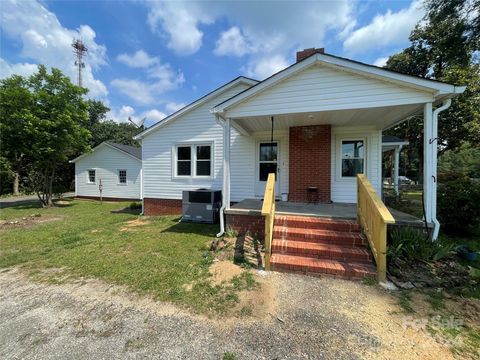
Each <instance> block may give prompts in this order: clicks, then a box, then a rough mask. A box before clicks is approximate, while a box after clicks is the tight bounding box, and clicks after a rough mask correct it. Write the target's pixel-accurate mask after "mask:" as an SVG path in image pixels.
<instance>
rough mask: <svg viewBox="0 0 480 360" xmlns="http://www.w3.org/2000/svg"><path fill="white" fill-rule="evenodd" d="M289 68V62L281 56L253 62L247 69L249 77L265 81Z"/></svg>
mask: <svg viewBox="0 0 480 360" xmlns="http://www.w3.org/2000/svg"><path fill="white" fill-rule="evenodd" d="M287 66H288V61H287V59H285V58H284V57H283V56H281V55H273V56H266V57H264V58H260V59H256V60H255V61H252V62H251V63H250V64H249V65H248V66H247V68H246V72H247V76H250V77H253V78H258V79H264V78H266V77H268V76H270V75H272V74H274V73H276V72H278V71H280V70H282V69H285V68H286V67H287Z"/></svg>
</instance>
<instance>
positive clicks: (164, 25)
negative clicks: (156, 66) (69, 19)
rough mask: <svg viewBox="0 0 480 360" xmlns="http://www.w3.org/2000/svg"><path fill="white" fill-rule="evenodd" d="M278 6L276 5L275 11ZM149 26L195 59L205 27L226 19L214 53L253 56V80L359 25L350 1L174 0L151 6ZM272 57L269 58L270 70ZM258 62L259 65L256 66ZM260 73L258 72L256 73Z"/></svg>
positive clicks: (176, 48)
mask: <svg viewBox="0 0 480 360" xmlns="http://www.w3.org/2000/svg"><path fill="white" fill-rule="evenodd" d="M272 5H274V6H272ZM147 6H148V7H149V17H148V22H149V24H150V26H151V27H152V29H153V30H154V31H155V32H156V33H157V34H159V35H160V36H161V37H163V38H165V39H166V40H167V43H168V46H169V47H170V48H172V49H174V50H175V51H176V52H177V53H180V54H193V53H195V52H196V51H198V50H199V49H200V47H201V46H202V41H203V32H202V28H203V27H206V26H208V25H209V24H212V23H214V22H215V21H218V20H222V21H226V22H228V23H229V24H231V27H230V28H229V29H228V30H226V31H224V32H221V33H220V34H219V38H218V39H217V41H216V47H215V50H214V52H215V54H217V55H230V56H232V55H233V56H245V55H248V56H249V57H248V59H247V63H248V65H247V67H248V68H249V69H250V71H251V74H252V75H262V77H264V76H268V75H271V73H268V71H267V70H266V69H268V68H270V69H271V70H270V71H273V70H276V69H277V66H276V65H275V64H278V63H284V61H283V60H280V59H281V58H282V59H284V60H285V61H286V60H287V59H292V58H293V55H294V52H295V51H296V50H299V49H303V48H309V47H322V46H323V45H325V44H324V43H325V42H326V41H327V40H328V38H327V37H326V35H327V33H328V32H329V31H337V32H342V31H344V30H345V29H346V28H349V27H350V28H351V27H352V26H353V25H352V24H354V19H353V17H352V13H353V9H354V6H353V4H352V2H351V1H350V0H338V1H315V2H311V1H302V2H300V1H298V2H293V1H291V2H287V1H279V2H275V3H274V4H272V2H267V1H257V2H251V1H215V2H203V1H175V2H152V1H149V2H147ZM267 58H270V59H271V60H270V63H271V64H270V65H268V60H267ZM257 63H258V64H257ZM256 68H258V70H255V69H256Z"/></svg>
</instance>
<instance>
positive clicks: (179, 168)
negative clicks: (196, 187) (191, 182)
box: [175, 144, 212, 177]
mask: <svg viewBox="0 0 480 360" xmlns="http://www.w3.org/2000/svg"><path fill="white" fill-rule="evenodd" d="M176 162H177V164H176V172H175V175H176V176H199V177H202V176H211V172H212V146H211V145H204V144H198V145H179V146H177V148H176Z"/></svg>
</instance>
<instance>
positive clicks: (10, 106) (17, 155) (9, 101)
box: [0, 75, 34, 195]
mask: <svg viewBox="0 0 480 360" xmlns="http://www.w3.org/2000/svg"><path fill="white" fill-rule="evenodd" d="M33 105H34V98H33V96H32V94H31V92H30V90H29V85H28V81H27V79H25V78H24V77H22V76H18V75H13V76H11V77H9V78H6V79H3V80H0V119H1V121H0V144H1V150H2V158H3V160H2V164H3V166H2V172H3V173H6V174H7V176H8V178H11V179H12V180H13V189H12V193H13V195H18V194H19V183H20V174H21V173H22V171H23V170H24V165H25V161H26V158H27V154H28V153H29V152H30V137H29V132H30V129H31V127H32V126H33V123H34V115H33V114H32V112H31V109H32V107H33Z"/></svg>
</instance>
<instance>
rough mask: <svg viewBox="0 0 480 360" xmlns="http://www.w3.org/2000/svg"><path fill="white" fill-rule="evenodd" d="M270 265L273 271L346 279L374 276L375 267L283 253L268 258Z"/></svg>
mask: <svg viewBox="0 0 480 360" xmlns="http://www.w3.org/2000/svg"><path fill="white" fill-rule="evenodd" d="M270 266H271V269H272V270H275V271H283V272H294V273H301V274H306V275H317V276H318V275H322V274H326V275H334V276H338V277H341V278H346V279H363V278H366V277H375V276H376V269H375V266H373V265H372V264H364V263H357V262H345V261H338V260H331V259H315V258H311V257H303V256H291V255H283V254H273V255H272V257H271V258H270Z"/></svg>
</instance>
